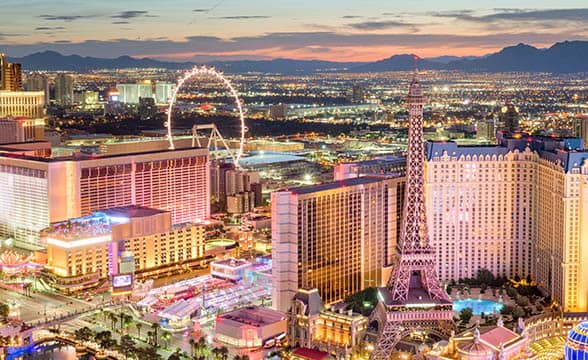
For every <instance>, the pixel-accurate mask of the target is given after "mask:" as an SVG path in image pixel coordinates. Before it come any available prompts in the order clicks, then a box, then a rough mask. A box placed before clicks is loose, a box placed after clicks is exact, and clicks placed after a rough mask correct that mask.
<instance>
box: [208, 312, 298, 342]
mask: <svg viewBox="0 0 588 360" xmlns="http://www.w3.org/2000/svg"><path fill="white" fill-rule="evenodd" d="M286 326H287V321H286V315H285V314H284V313H283V312H281V311H276V310H272V309H268V308H263V307H257V306H247V307H245V308H241V309H237V310H234V311H231V312H227V313H224V314H222V315H219V316H217V318H216V324H215V338H216V340H217V341H220V342H223V343H225V344H228V345H231V346H233V347H236V348H259V347H262V346H265V345H268V344H275V343H276V340H277V339H281V338H282V337H284V335H285V334H286Z"/></svg>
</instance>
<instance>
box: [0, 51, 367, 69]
mask: <svg viewBox="0 0 588 360" xmlns="http://www.w3.org/2000/svg"><path fill="white" fill-rule="evenodd" d="M10 60H11V61H13V62H17V63H21V64H22V65H23V68H24V69H26V70H50V71H59V70H66V71H88V70H98V69H125V68H166V69H187V68H190V67H192V66H194V65H200V64H198V63H195V62H171V61H160V60H154V59H150V58H142V59H137V58H132V57H130V56H120V57H118V58H114V59H105V58H95V57H83V56H79V55H62V54H60V53H58V52H55V51H43V52H38V53H34V54H31V55H27V56H24V57H21V58H12V59H10ZM362 64H363V63H358V62H352V63H345V62H333V61H321V60H291V59H273V60H233V61H212V62H209V63H207V65H213V66H215V67H216V68H218V69H221V70H223V71H225V72H228V73H246V72H263V73H281V74H309V73H314V72H324V71H346V70H348V69H350V68H352V67H356V66H359V65H362Z"/></svg>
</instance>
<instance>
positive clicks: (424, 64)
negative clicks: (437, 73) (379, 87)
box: [351, 54, 443, 72]
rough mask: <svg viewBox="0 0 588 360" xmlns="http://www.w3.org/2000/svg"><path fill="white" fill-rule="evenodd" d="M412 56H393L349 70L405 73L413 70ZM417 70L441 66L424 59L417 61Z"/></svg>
mask: <svg viewBox="0 0 588 360" xmlns="http://www.w3.org/2000/svg"><path fill="white" fill-rule="evenodd" d="M414 58H415V55H414V54H402V55H394V56H391V57H389V58H387V59H383V60H379V61H375V62H371V63H367V64H363V65H360V66H356V67H354V68H352V69H351V71H353V72H383V71H407V70H412V69H414ZM418 66H419V68H422V69H440V68H442V67H443V64H439V63H435V62H432V61H429V60H426V59H421V60H419V61H418Z"/></svg>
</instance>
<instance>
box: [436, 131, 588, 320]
mask: <svg viewBox="0 0 588 360" xmlns="http://www.w3.org/2000/svg"><path fill="white" fill-rule="evenodd" d="M426 156H427V164H426V175H425V177H426V180H425V186H426V191H427V197H426V199H427V209H428V212H429V214H428V221H429V223H428V227H429V231H430V236H431V241H432V244H433V246H434V247H435V249H436V251H437V263H438V265H439V269H438V272H439V276H440V278H441V279H442V280H445V281H448V280H451V279H454V280H457V279H459V278H466V277H475V276H476V272H477V270H478V269H480V268H487V269H489V270H490V271H492V272H493V273H494V274H495V275H498V276H502V275H504V276H509V277H512V276H514V275H517V274H518V275H520V276H522V277H524V276H525V275H528V274H530V275H531V276H532V277H533V279H534V280H535V281H537V283H538V284H539V286H540V288H542V290H543V291H544V292H545V293H546V294H547V295H550V296H551V297H552V298H553V299H554V300H556V301H557V302H558V303H559V304H560V306H561V307H562V310H563V311H564V312H586V311H588V265H587V264H588V245H587V244H588V221H587V220H586V218H587V217H588V163H587V162H586V161H585V160H586V159H587V158H588V151H586V150H584V148H583V144H582V140H581V139H578V138H567V139H559V138H549V137H530V136H527V135H525V134H518V133H517V134H514V135H513V136H507V137H502V138H500V139H499V144H498V145H496V146H458V145H457V144H456V143H454V142H431V143H429V144H428V147H427V154H426Z"/></svg>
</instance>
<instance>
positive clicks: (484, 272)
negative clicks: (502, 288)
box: [476, 269, 494, 284]
mask: <svg viewBox="0 0 588 360" xmlns="http://www.w3.org/2000/svg"><path fill="white" fill-rule="evenodd" d="M476 281H477V282H478V283H479V284H492V283H494V274H492V272H491V271H490V270H488V269H479V270H478V273H477V275H476Z"/></svg>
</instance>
